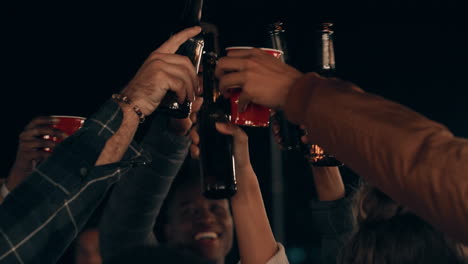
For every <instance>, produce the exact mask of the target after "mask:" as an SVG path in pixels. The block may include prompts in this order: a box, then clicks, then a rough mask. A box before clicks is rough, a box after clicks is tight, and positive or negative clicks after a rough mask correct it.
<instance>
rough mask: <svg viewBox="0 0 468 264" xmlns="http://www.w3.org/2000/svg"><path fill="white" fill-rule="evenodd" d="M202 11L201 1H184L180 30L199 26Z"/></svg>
mask: <svg viewBox="0 0 468 264" xmlns="http://www.w3.org/2000/svg"><path fill="white" fill-rule="evenodd" d="M202 10H203V0H186V1H185V5H184V9H183V11H182V13H181V17H180V21H182V24H181V29H185V28H188V27H193V26H199V25H200V21H201V17H202Z"/></svg>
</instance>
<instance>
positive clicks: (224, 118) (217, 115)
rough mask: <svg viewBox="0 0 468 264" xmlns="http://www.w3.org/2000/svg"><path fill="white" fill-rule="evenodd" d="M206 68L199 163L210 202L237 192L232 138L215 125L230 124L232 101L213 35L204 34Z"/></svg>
mask: <svg viewBox="0 0 468 264" xmlns="http://www.w3.org/2000/svg"><path fill="white" fill-rule="evenodd" d="M204 38H205V44H206V46H205V51H204V54H203V56H202V67H203V105H202V107H201V109H200V111H199V112H198V126H199V127H198V129H199V130H198V132H199V135H200V162H201V166H200V167H201V175H202V186H203V195H204V196H205V197H207V198H208V199H225V198H229V197H231V196H232V195H234V194H235V193H236V191H237V185H236V175H235V171H234V164H233V153H232V144H233V143H232V141H233V139H232V136H229V135H223V134H221V133H219V132H218V131H217V130H216V127H215V123H216V122H229V111H230V105H229V99H226V98H224V97H223V96H222V95H221V93H220V91H219V88H218V81H217V79H216V77H215V67H216V64H217V58H218V56H217V53H216V52H215V38H216V35H215V33H214V32H205V33H204Z"/></svg>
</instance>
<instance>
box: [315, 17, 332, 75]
mask: <svg viewBox="0 0 468 264" xmlns="http://www.w3.org/2000/svg"><path fill="white" fill-rule="evenodd" d="M322 27H323V28H322V30H321V31H320V35H321V38H320V45H319V46H320V48H319V65H318V69H317V71H318V72H319V73H320V74H322V75H325V76H327V77H330V76H333V75H334V74H335V49H334V47H333V31H332V30H331V29H330V28H329V27H330V25H328V24H327V23H325V24H324V25H322Z"/></svg>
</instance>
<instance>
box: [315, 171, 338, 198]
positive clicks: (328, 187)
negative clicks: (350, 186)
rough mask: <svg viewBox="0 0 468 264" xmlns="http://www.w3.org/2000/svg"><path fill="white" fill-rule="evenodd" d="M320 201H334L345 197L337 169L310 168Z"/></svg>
mask: <svg viewBox="0 0 468 264" xmlns="http://www.w3.org/2000/svg"><path fill="white" fill-rule="evenodd" d="M311 170H312V174H313V177H314V184H315V189H316V191H317V194H318V198H319V200H320V201H334V200H338V199H340V198H343V197H344V196H345V187H344V184H343V179H342V178H341V174H340V171H339V169H338V167H311Z"/></svg>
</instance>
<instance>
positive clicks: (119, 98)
mask: <svg viewBox="0 0 468 264" xmlns="http://www.w3.org/2000/svg"><path fill="white" fill-rule="evenodd" d="M112 99H114V100H115V101H117V102H121V103H124V104H128V105H131V106H132V108H133V111H135V113H136V114H137V116H138V119H140V124H142V123H143V122H145V115H144V114H143V112H141V110H140V108H139V107H138V106H136V105H134V104H132V101H131V100H130V98H128V97H127V96H125V95H121V94H113V95H112Z"/></svg>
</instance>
